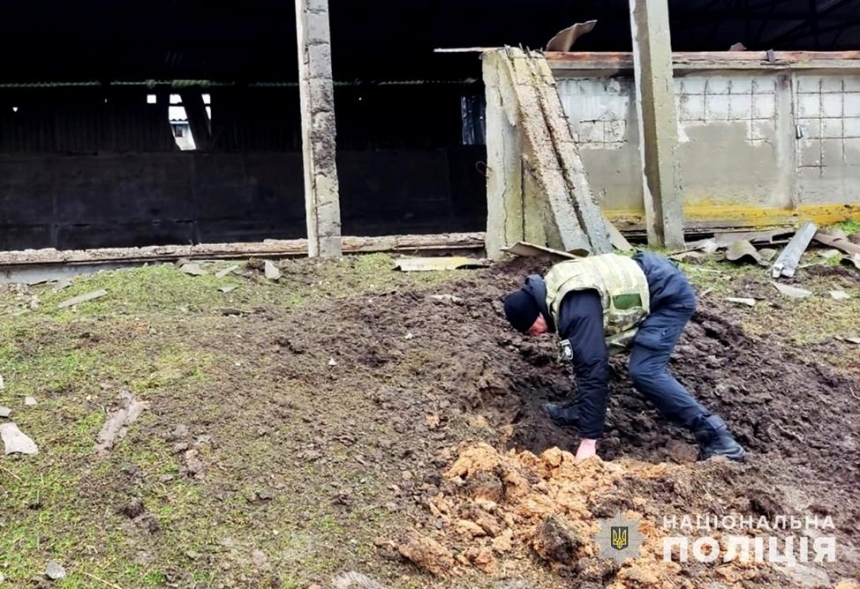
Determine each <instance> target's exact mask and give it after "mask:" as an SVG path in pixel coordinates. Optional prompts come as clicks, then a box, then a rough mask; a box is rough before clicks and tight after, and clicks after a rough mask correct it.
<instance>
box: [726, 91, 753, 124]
mask: <svg viewBox="0 0 860 589" xmlns="http://www.w3.org/2000/svg"><path fill="white" fill-rule="evenodd" d="M729 108H730V118H731V119H732V120H742V121H745V120H747V119H751V118H752V95H751V94H738V95H732V97H731V100H730V102H729Z"/></svg>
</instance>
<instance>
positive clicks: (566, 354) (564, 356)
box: [559, 340, 573, 362]
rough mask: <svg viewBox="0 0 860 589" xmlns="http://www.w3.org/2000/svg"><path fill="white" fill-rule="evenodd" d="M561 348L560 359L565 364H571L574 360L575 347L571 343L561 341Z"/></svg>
mask: <svg viewBox="0 0 860 589" xmlns="http://www.w3.org/2000/svg"><path fill="white" fill-rule="evenodd" d="M559 347H560V349H559V358H560V359H561V360H562V361H563V362H570V361H571V360H573V346H571V345H570V341H568V340H561V342H560V343H559Z"/></svg>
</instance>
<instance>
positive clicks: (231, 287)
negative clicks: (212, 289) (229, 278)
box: [218, 284, 239, 294]
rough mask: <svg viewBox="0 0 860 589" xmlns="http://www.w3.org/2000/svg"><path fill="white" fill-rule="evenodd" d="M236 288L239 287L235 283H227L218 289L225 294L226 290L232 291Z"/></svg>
mask: <svg viewBox="0 0 860 589" xmlns="http://www.w3.org/2000/svg"><path fill="white" fill-rule="evenodd" d="M237 288H239V287H238V286H236V285H235V284H228V285H227V286H222V287H220V288H219V289H218V290H220V291H221V292H223V293H225V294H226V293H228V292H233V291H234V290H236V289H237Z"/></svg>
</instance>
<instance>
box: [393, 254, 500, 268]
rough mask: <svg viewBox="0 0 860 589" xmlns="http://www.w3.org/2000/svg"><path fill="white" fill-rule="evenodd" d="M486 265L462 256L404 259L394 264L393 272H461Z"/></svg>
mask: <svg viewBox="0 0 860 589" xmlns="http://www.w3.org/2000/svg"><path fill="white" fill-rule="evenodd" d="M486 265H487V263H486V262H484V261H481V260H476V259H474V258H466V257H463V256H453V257H439V258H404V259H402V260H398V261H397V262H396V263H395V264H394V270H401V271H402V272H434V271H439V270H462V269H465V268H482V267H484V266H486Z"/></svg>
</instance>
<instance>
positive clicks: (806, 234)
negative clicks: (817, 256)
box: [771, 223, 818, 278]
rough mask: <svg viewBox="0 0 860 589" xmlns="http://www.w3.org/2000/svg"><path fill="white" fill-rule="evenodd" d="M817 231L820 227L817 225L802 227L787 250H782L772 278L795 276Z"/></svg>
mask: <svg viewBox="0 0 860 589" xmlns="http://www.w3.org/2000/svg"><path fill="white" fill-rule="evenodd" d="M817 230H818V227H816V225H815V223H807V224H806V225H804V226H803V227H801V228H800V230H799V231H798V232H797V233H795V235H794V237H793V238H792V239H791V241H790V242H788V245H787V246H786V247H785V249H784V250H782V253H781V254H779V257H778V258H777V259H776V262H775V263H774V265H773V267H772V268H771V276H773V277H774V278H779V277H780V276H786V277H788V278H791V277H792V276H794V273H795V272H796V271H797V266H798V264H800V258H801V256H803V252H805V251H806V248H808V247H809V243H810V242H811V241H812V238H813V237H814V236H815V232H816V231H817Z"/></svg>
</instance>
